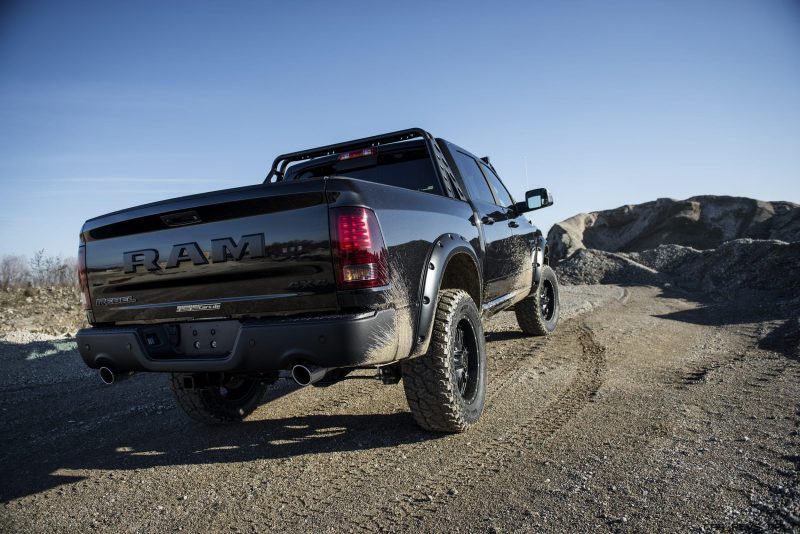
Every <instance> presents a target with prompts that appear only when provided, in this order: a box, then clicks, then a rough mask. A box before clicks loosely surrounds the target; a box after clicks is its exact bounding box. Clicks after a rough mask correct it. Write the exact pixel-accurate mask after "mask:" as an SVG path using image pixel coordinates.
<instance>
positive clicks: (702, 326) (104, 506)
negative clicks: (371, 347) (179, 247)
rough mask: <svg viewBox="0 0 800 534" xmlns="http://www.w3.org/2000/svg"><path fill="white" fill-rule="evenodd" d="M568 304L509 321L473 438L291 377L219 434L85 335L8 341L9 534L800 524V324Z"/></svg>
mask: <svg viewBox="0 0 800 534" xmlns="http://www.w3.org/2000/svg"><path fill="white" fill-rule="evenodd" d="M563 292H564V293H563V295H562V302H563V306H564V312H565V315H566V317H567V319H565V320H564V321H563V322H562V323H561V324H560V326H559V329H558V331H557V332H556V333H555V334H554V335H552V336H549V337H547V338H534V339H532V338H526V337H523V336H522V335H521V334H520V332H519V331H518V329H517V328H516V324H515V321H514V316H513V313H510V312H504V313H502V314H500V315H499V316H497V317H495V318H493V319H492V320H491V322H490V323H489V325H488V327H487V339H488V344H487V347H488V351H489V358H490V370H489V377H490V384H489V390H488V400H487V406H486V411H485V413H484V416H483V418H482V419H481V421H480V423H479V425H478V426H477V427H476V428H474V429H472V430H470V431H469V432H467V433H465V434H460V435H439V434H434V433H429V432H424V431H421V430H419V429H418V428H417V427H415V426H414V422H413V420H412V417H411V415H410V414H409V412H408V407H407V405H406V402H405V399H404V396H403V390H402V387H401V386H400V385H398V386H383V385H381V384H380V383H378V382H377V381H375V380H368V379H361V380H358V379H354V380H347V381H344V382H341V383H339V384H336V385H334V386H331V387H327V388H305V389H297V388H296V387H294V386H291V385H288V384H283V385H278V386H276V387H275V388H274V389H273V390H272V391H271V392H270V394H269V397H270V398H271V402H269V403H266V402H265V404H264V405H263V406H262V407H261V408H259V409H258V410H257V411H256V412H255V413H254V414H253V415H252V416H251V418H250V419H249V420H248V421H246V422H245V423H243V424H241V425H238V426H234V427H225V428H205V427H202V426H200V425H198V424H196V423H194V422H193V421H191V420H189V419H187V418H186V417H185V416H184V415H183V414H182V413H181V412H180V411H179V410H178V409H177V408H175V406H174V404H173V401H172V398H171V394H170V392H169V390H168V387H167V381H166V378H165V377H164V376H158V375H137V376H135V377H133V378H132V379H131V380H128V381H126V382H123V383H120V384H118V385H115V386H111V387H106V386H103V385H102V384H101V383H100V381H99V379H98V378H97V377H96V375H95V373H94V372H92V371H89V370H87V369H85V368H84V367H83V365H82V363H81V362H80V358H79V356H78V355H77V352H76V351H75V350H74V343H73V342H72V341H70V340H68V339H67V340H65V339H47V340H45V339H44V338H41V337H40V338H35V339H34V338H30V337H28V338H26V337H25V336H24V335H19V334H15V335H9V336H6V337H5V338H4V339H5V340H4V341H0V362H2V367H3V369H4V371H5V372H4V373H3V376H0V406H2V419H1V420H0V436H2V438H1V439H2V441H0V444H1V445H0V446H1V448H0V469H1V470H2V472H0V501H2V502H3V504H2V507H1V508H0V531H2V532H26V533H29V532H89V531H103V532H171V531H185V532H287V531H303V532H311V531H315V532H320V531H323V532H324V531H344V532H349V531H354V532H358V531H363V532H375V531H408V532H508V531H513V532H518V531H558V532H562V531H572V532H575V531H587V530H590V529H591V530H599V531H638V532H643V531H646V532H651V531H687V530H691V531H709V530H712V531H713V530H764V529H766V530H783V531H792V530H794V531H797V530H798V529H800V491H799V490H798V467H800V436H799V435H798V430H799V427H798V423H799V422H800V406H799V405H798V402H799V399H800V360H798V352H797V342H798V328H797V318H796V317H795V318H790V319H788V320H786V319H778V318H773V317H771V316H769V315H765V314H763V313H757V310H753V309H752V308H751V307H741V308H735V307H731V306H730V305H727V306H720V305H714V304H710V303H703V302H702V299H699V298H696V297H694V296H693V295H691V294H687V293H665V292H664V291H663V290H660V289H656V288H650V287H625V288H623V287H619V286H572V287H565V288H563ZM0 339H3V338H0ZM37 339H39V340H38V341H37ZM365 378H366V377H365Z"/></svg>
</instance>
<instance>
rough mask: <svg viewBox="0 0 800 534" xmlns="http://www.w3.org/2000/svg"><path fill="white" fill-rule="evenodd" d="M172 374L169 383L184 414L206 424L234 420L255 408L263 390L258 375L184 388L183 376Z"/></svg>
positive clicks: (234, 421) (262, 384) (262, 394)
mask: <svg viewBox="0 0 800 534" xmlns="http://www.w3.org/2000/svg"><path fill="white" fill-rule="evenodd" d="M185 376H187V375H184V374H180V373H172V374H171V375H170V386H171V388H172V393H173V394H174V395H175V400H176V402H177V403H178V406H180V407H181V409H182V410H183V411H184V412H186V415H188V416H189V417H191V418H192V419H194V420H196V421H200V422H201V423H204V424H207V425H219V424H226V423H238V422H240V421H242V420H243V419H244V418H245V417H247V416H248V415H250V414H251V413H253V411H254V410H255V409H256V408H258V405H259V404H260V402H261V399H262V398H263V397H264V393H265V391H266V389H267V386H266V384H265V383H264V382H263V381H262V380H261V379H259V378H249V377H230V378H227V379H226V380H224V381H223V382H222V383H221V384H220V385H212V386H208V387H202V388H192V389H187V388H185V387H184V381H183V379H184V377H185Z"/></svg>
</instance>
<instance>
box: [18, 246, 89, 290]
mask: <svg viewBox="0 0 800 534" xmlns="http://www.w3.org/2000/svg"><path fill="white" fill-rule="evenodd" d="M29 263H30V281H31V283H33V285H35V286H39V287H42V286H70V285H76V284H77V283H78V274H77V262H76V260H75V259H74V258H62V257H61V256H48V255H46V254H45V252H44V250H43V249H42V250H39V251H37V252H36V253H35V254H34V255H33V258H31V260H30V262H29Z"/></svg>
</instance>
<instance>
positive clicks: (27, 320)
mask: <svg viewBox="0 0 800 534" xmlns="http://www.w3.org/2000/svg"><path fill="white" fill-rule="evenodd" d="M86 324H87V323H86V315H85V314H84V311H83V309H82V307H81V300H80V294H79V292H78V290H77V288H72V287H46V288H34V287H28V288H24V289H22V288H11V289H7V290H5V291H0V335H2V336H6V337H7V336H8V335H12V336H19V335H21V334H20V333H21V332H24V333H27V334H31V333H32V334H41V335H45V336H55V337H68V336H73V335H74V334H75V332H76V331H77V330H79V329H80V328H83V327H84V326H85V325H86Z"/></svg>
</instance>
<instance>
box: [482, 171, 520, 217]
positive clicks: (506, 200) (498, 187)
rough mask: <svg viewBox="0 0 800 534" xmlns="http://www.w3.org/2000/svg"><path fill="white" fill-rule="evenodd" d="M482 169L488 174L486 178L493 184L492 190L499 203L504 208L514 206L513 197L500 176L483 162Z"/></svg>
mask: <svg viewBox="0 0 800 534" xmlns="http://www.w3.org/2000/svg"><path fill="white" fill-rule="evenodd" d="M481 170H482V171H483V174H485V175H486V180H487V181H488V182H489V185H490V186H492V191H494V196H495V197H496V198H497V203H498V204H499V205H500V206H503V207H504V208H509V207H511V206H513V205H514V201H513V200H512V199H511V195H510V194H509V193H508V189H506V186H504V185H503V182H501V181H500V178H498V177H497V175H496V174H495V173H494V171H492V169H490V168H489V167H488V166H486V165H484V164H481Z"/></svg>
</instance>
